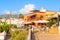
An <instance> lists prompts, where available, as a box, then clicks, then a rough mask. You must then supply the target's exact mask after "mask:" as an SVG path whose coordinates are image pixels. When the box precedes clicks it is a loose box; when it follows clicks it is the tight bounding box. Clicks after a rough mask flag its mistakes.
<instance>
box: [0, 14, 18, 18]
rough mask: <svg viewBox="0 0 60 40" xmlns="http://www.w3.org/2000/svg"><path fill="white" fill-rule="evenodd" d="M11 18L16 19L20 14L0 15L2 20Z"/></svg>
mask: <svg viewBox="0 0 60 40" xmlns="http://www.w3.org/2000/svg"><path fill="white" fill-rule="evenodd" d="M4 17H6V18H10V17H14V18H18V14H13V15H8V14H2V15H0V18H4Z"/></svg>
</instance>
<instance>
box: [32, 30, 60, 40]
mask: <svg viewBox="0 0 60 40" xmlns="http://www.w3.org/2000/svg"><path fill="white" fill-rule="evenodd" d="M32 40H60V34H49V33H42V32H40V31H35V32H33V33H32Z"/></svg>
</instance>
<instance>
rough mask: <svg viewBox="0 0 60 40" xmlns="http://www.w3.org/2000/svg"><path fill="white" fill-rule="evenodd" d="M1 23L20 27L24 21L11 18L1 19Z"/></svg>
mask: <svg viewBox="0 0 60 40" xmlns="http://www.w3.org/2000/svg"><path fill="white" fill-rule="evenodd" d="M1 21H2V22H5V21H6V22H7V24H10V23H11V24H16V25H17V27H20V26H21V25H22V24H23V22H24V20H23V19H16V18H10V19H1Z"/></svg>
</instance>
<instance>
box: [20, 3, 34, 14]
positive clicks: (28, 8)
mask: <svg viewBox="0 0 60 40" xmlns="http://www.w3.org/2000/svg"><path fill="white" fill-rule="evenodd" d="M34 8H35V5H33V4H27V5H25V6H24V8H22V9H21V10H19V12H20V13H22V14H27V13H29V11H31V10H34Z"/></svg>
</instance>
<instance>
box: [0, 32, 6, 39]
mask: <svg viewBox="0 0 60 40" xmlns="http://www.w3.org/2000/svg"><path fill="white" fill-rule="evenodd" d="M5 37H6V32H5V31H4V32H2V33H0V40H4V39H5Z"/></svg>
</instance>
